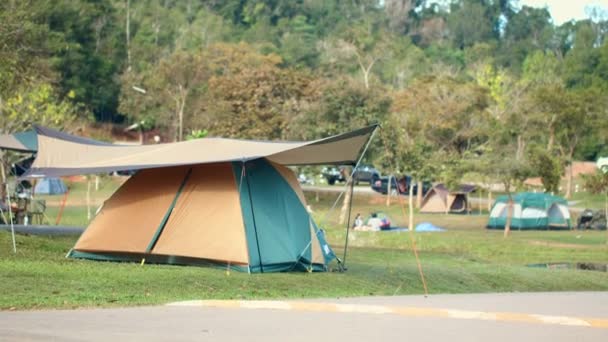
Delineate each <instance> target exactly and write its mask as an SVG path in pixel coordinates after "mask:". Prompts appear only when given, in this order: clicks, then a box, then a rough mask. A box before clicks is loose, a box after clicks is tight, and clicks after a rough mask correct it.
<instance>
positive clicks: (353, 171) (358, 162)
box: [342, 125, 379, 271]
mask: <svg viewBox="0 0 608 342" xmlns="http://www.w3.org/2000/svg"><path fill="white" fill-rule="evenodd" d="M378 127H379V125H376V127H374V130H373V131H372V134H371V135H370V136H369V139H368V140H367V144H365V147H364V148H363V151H362V152H361V154H360V155H359V159H358V160H357V162H356V163H355V166H354V167H353V170H352V171H351V173H350V178H349V179H350V182H351V184H350V200H349V205H348V219H347V220H346V238H345V239H344V256H343V257H342V269H343V270H344V271H346V270H347V268H346V252H347V250H348V233H349V232H350V214H351V211H352V207H353V193H354V186H355V179H354V176H355V170H357V167H359V164H360V163H361V160H362V159H363V156H364V155H365V152H367V148H368V147H369V144H370V143H371V142H372V139H374V135H376V130H377V129H378Z"/></svg>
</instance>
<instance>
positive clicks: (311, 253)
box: [28, 126, 376, 272]
mask: <svg viewBox="0 0 608 342" xmlns="http://www.w3.org/2000/svg"><path fill="white" fill-rule="evenodd" d="M375 127H376V126H371V127H368V128H364V129H361V130H357V131H354V132H351V133H347V134H342V135H338V136H335V137H331V138H327V139H320V140H316V141H311V142H262V141H245V140H235V139H218V138H206V139H200V140H193V141H187V142H179V143H170V144H161V145H144V146H118V145H100V144H93V143H91V142H90V141H89V142H86V141H83V142H77V141H73V140H71V141H68V140H64V139H62V138H61V136H60V135H58V134H57V133H58V132H55V131H51V130H48V129H43V128H38V132H39V136H38V142H39V145H38V147H39V149H38V155H37V158H36V160H35V161H34V163H33V166H32V168H31V169H30V171H29V173H28V174H29V175H30V176H64V175H74V174H83V173H93V172H111V171H120V170H139V171H138V172H137V173H136V174H135V175H134V176H132V177H131V178H130V179H129V180H128V181H127V182H125V183H124V184H123V185H122V186H121V187H120V188H119V189H118V190H117V191H116V192H115V193H114V194H113V195H112V196H111V197H110V198H109V199H108V200H107V201H106V202H105V203H104V205H103V206H102V208H101V210H100V211H99V213H98V214H97V215H96V217H95V218H94V219H93V221H92V222H91V223H90V225H89V227H88V228H87V229H86V231H85V232H84V233H83V234H82V236H81V237H80V239H79V240H78V242H77V243H76V245H75V246H74V248H73V249H72V250H71V251H70V253H69V256H70V257H74V258H87V259H95V260H116V261H138V262H139V261H143V260H145V261H146V262H155V263H170V264H213V265H222V266H224V267H231V268H236V269H239V270H243V271H248V272H273V271H291V270H308V271H324V270H327V264H328V263H329V262H330V261H331V260H332V259H333V258H335V255H334V253H333V251H332V249H331V247H330V246H329V245H328V244H327V242H326V241H325V238H324V236H323V232H322V230H320V229H319V228H318V227H317V226H316V224H315V222H314V221H313V219H312V217H311V215H310V214H309V212H308V211H307V209H306V208H307V206H306V202H305V198H304V195H303V193H302V190H301V188H300V185H299V183H298V181H297V178H296V176H295V175H294V173H293V172H292V171H291V170H290V169H289V168H287V167H286V166H285V165H301V164H356V162H357V160H358V157H359V155H360V154H361V151H362V150H363V149H364V146H365V145H366V144H367V143H368V141H369V139H370V138H371V136H372V133H373V131H374V129H375Z"/></svg>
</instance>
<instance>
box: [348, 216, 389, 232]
mask: <svg viewBox="0 0 608 342" xmlns="http://www.w3.org/2000/svg"><path fill="white" fill-rule="evenodd" d="M381 226H382V220H381V219H380V218H379V217H378V214H376V213H372V215H371V217H370V218H369V219H367V224H362V225H361V226H358V227H354V229H355V230H358V231H367V232H376V231H379V230H380V227H381Z"/></svg>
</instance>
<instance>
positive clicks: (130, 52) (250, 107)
mask: <svg viewBox="0 0 608 342" xmlns="http://www.w3.org/2000/svg"><path fill="white" fill-rule="evenodd" d="M606 27H607V21H606V20H605V19H604V18H601V17H599V16H597V15H595V16H594V18H593V20H580V21H576V22H569V23H565V24H563V25H561V26H556V25H555V24H553V22H552V21H551V18H550V16H549V12H548V10H547V9H544V8H533V7H528V6H521V7H519V6H516V3H515V1H513V0H501V1H490V0H454V1H449V2H441V3H437V2H432V1H427V0H406V1H400V0H399V1H397V0H386V1H377V0H362V1H338V0H307V1H276V0H263V1H260V0H227V1H211V2H201V1H166V0H138V1H124V0H101V1H91V0H58V1H50V0H40V1H32V0H24V1H17V0H7V1H3V2H2V3H0V115H1V118H2V119H0V120H3V121H2V122H3V123H2V125H3V128H2V129H3V130H5V131H6V130H10V131H15V130H22V129H25V128H27V126H28V125H29V124H30V123H33V122H36V123H42V124H52V125H56V126H59V127H61V126H65V125H66V124H68V123H69V122H70V121H72V120H74V119H75V118H78V119H83V120H91V119H93V120H95V121H113V122H120V121H122V120H124V121H126V122H127V123H133V122H138V123H141V122H145V124H146V125H148V126H154V128H158V129H160V130H163V134H166V135H169V136H172V137H173V138H174V139H180V138H181V137H182V134H183V132H190V131H192V130H208V131H209V133H210V134H213V135H225V136H232V137H250V138H258V139H310V138H317V137H321V136H326V135H329V134H335V133H341V132H344V131H346V130H349V129H353V128H360V127H362V126H365V125H369V124H371V123H381V124H383V126H384V129H383V131H381V132H380V133H379V137H380V139H378V140H377V141H376V142H374V144H373V145H372V146H371V148H370V151H369V152H368V156H369V161H377V162H378V163H379V164H381V165H382V168H383V169H384V170H387V171H389V169H396V170H399V171H403V172H406V170H407V172H413V173H420V174H425V175H426V174H429V178H433V179H441V180H445V181H449V182H452V181H453V182H457V181H458V180H457V178H459V177H460V175H461V174H463V173H466V172H467V170H468V169H472V168H473V169H474V168H476V166H475V163H477V162H478V160H480V159H483V158H485V155H486V154H490V152H489V151H492V152H491V153H492V154H498V155H500V156H501V158H505V159H506V163H507V164H508V162H509V161H513V160H515V162H514V163H513V164H519V163H523V160H525V159H530V160H529V161H530V162H531V163H532V164H534V163H537V164H538V163H540V161H539V160H545V158H548V159H547V160H549V159H550V160H557V159H558V158H561V160H563V161H564V162H565V163H566V162H568V161H569V160H571V159H572V158H575V157H576V158H586V159H594V158H596V157H597V156H598V155H599V154H600V153H602V151H606V148H607V146H608V144H607V140H606V139H608V138H606V134H604V133H603V132H605V130H606V123H605V122H606V120H602V118H604V117H605V115H606V112H605V110H604V109H603V108H605V107H606V106H605V99H604V96H602V95H601V94H603V93H604V92H605V91H606V90H608V43H607V39H606V34H607V32H608V31H607V30H606ZM134 87H137V88H138V89H144V90H145V94H142V93H141V92H138V91H135V90H134ZM16 113H24V114H23V116H22V117H19V118H16V115H17V114H16ZM90 113H93V116H92V115H91V114H90ZM19 115H21V114H19ZM9 118H10V119H9ZM9 126H10V127H9ZM536 149H538V150H546V151H547V153H546V154H542V155H538V156H537V155H535V153H533V152H531V151H533V150H536ZM404 151H407V152H404ZM530 155H532V157H530ZM536 159H539V160H536ZM428 160H441V161H442V163H441V164H438V165H430V164H429V162H428ZM423 164H424V165H423ZM427 164H428V165H427ZM411 165H418V166H420V168H421V169H418V166H416V167H413V166H411ZM442 165H443V168H442V167H441V166H442ZM493 165H498V164H493ZM552 165H553V164H552ZM427 166H428V169H429V170H432V171H428V172H427V171H423V169H422V168H427ZM431 166H432V167H431ZM506 166H508V165H506ZM534 169H536V171H535V172H534V173H536V174H540V171H541V170H540V167H539V166H538V165H535V167H534ZM551 170H552V172H548V171H547V172H548V174H547V175H545V176H546V177H545V178H547V179H553V178H554V172H553V171H555V170H554V169H553V168H551ZM391 171H395V170H391ZM486 171H487V172H488V173H487V174H486V176H487V175H488V174H495V173H496V172H495V171H494V170H491V169H486ZM555 172H557V171H555ZM430 174H432V175H430ZM518 177H519V176H518ZM554 183H555V182H554V180H551V181H549V183H548V184H547V186H549V185H550V187H551V188H553V184H554Z"/></svg>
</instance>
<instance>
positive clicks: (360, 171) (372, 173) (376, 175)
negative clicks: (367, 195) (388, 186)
mask: <svg viewBox="0 0 608 342" xmlns="http://www.w3.org/2000/svg"><path fill="white" fill-rule="evenodd" d="M353 179H354V180H355V184H359V182H365V183H369V184H370V185H372V184H374V182H376V181H377V180H378V179H380V172H379V171H378V170H376V168H374V167H373V166H372V165H359V166H357V168H356V169H355V173H354V174H353Z"/></svg>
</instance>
